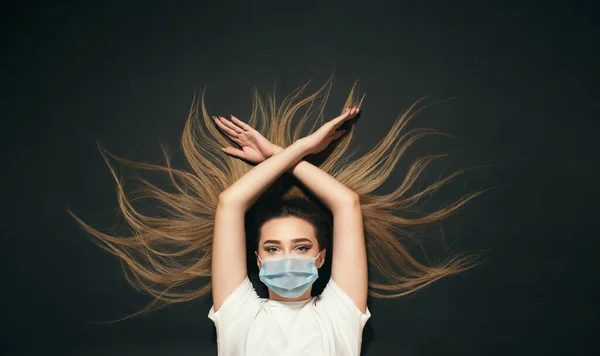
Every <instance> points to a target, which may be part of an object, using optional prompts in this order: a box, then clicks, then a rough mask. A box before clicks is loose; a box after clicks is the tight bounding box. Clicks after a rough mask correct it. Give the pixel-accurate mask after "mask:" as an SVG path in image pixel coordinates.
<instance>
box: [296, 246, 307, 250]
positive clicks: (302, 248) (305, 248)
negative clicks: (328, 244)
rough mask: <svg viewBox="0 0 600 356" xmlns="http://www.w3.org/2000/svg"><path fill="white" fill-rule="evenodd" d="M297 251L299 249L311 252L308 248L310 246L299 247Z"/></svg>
mask: <svg viewBox="0 0 600 356" xmlns="http://www.w3.org/2000/svg"><path fill="white" fill-rule="evenodd" d="M296 249H298V250H300V251H308V250H310V247H308V246H298V247H296Z"/></svg>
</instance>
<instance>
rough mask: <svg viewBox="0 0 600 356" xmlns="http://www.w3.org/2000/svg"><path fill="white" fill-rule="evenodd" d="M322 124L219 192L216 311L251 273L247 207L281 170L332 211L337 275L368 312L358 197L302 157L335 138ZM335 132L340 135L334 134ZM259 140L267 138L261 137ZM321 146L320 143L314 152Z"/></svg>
mask: <svg viewBox="0 0 600 356" xmlns="http://www.w3.org/2000/svg"><path fill="white" fill-rule="evenodd" d="M342 116H344V115H342ZM342 116H340V117H338V118H336V119H334V120H332V121H330V122H329V123H327V124H325V125H324V126H323V127H325V126H327V125H329V124H330V123H332V122H335V125H334V128H333V130H335V128H337V126H339V125H338V123H341V122H343V121H344V120H345V119H347V118H342ZM352 116H354V115H352ZM340 118H342V119H340ZM336 120H337V121H336ZM216 121H218V120H216ZM236 123H238V125H239V127H238V129H240V128H241V129H242V130H247V132H246V133H248V134H249V135H251V134H254V135H256V134H257V133H256V131H254V130H253V129H252V128H251V127H249V126H247V125H245V124H243V123H241V122H236ZM217 124H219V122H217ZM229 125H231V123H229ZM223 126H224V125H223V124H222V122H221V125H219V127H220V128H221V129H222V130H223V131H225V129H224V127H223ZM244 126H246V127H244ZM323 127H322V128H321V129H320V131H317V133H315V134H313V135H311V136H309V137H306V138H303V139H300V140H298V141H296V142H294V143H293V144H292V145H290V146H289V147H287V148H285V149H283V148H280V147H274V148H273V150H272V151H271V154H270V155H264V157H262V158H263V159H264V160H263V161H262V162H260V163H259V164H258V165H256V166H255V167H254V168H252V169H251V170H250V171H249V172H248V173H246V174H245V175H244V176H243V177H242V178H240V179H239V180H238V181H236V182H235V183H234V184H233V185H231V186H230V187H229V188H228V189H226V190H225V191H223V192H222V193H221V195H220V196H219V203H218V207H217V211H216V214H215V227H214V237H213V239H214V240H213V247H212V291H213V303H214V308H215V311H216V310H218V309H219V308H220V307H221V305H222V304H223V302H224V301H225V299H227V297H228V296H229V295H230V294H231V293H232V292H233V291H234V290H235V288H236V287H237V286H238V285H239V284H240V283H241V282H242V280H243V279H244V278H245V277H246V275H247V266H246V257H245V256H246V251H245V250H246V246H245V235H244V234H245V232H244V215H245V213H246V211H247V210H248V209H249V207H250V206H252V204H253V203H254V202H255V201H256V199H258V197H259V196H260V195H261V194H262V193H263V192H264V191H265V190H266V189H267V188H268V187H269V186H270V185H271V184H272V183H273V182H274V181H275V180H276V179H277V178H278V177H279V176H280V175H281V174H283V173H284V172H286V171H288V170H290V171H291V173H292V174H293V175H294V176H295V177H297V178H298V179H299V180H300V181H301V182H302V183H303V184H304V185H305V186H306V187H307V188H308V189H309V190H310V191H311V192H312V193H313V194H314V195H315V196H316V197H317V198H319V199H320V200H321V201H322V202H323V203H324V204H325V205H326V206H327V207H328V208H329V209H330V210H331V212H332V214H333V220H334V222H333V253H332V271H331V273H332V278H333V279H334V280H335V281H336V283H337V284H338V285H339V286H340V287H341V288H342V290H344V292H345V293H346V294H348V296H349V297H350V298H351V299H352V300H353V301H354V303H355V304H356V307H357V308H358V309H359V310H360V311H361V312H363V313H365V312H366V304H367V290H368V276H367V256H366V247H365V240H364V229H363V219H362V211H361V208H360V202H359V200H358V196H357V194H356V193H354V192H353V191H352V190H350V189H349V188H347V187H346V186H344V185H343V184H341V183H340V182H338V181H337V180H336V179H335V178H333V177H332V176H330V175H329V174H327V173H326V172H324V171H322V170H321V169H320V168H318V167H316V166H314V165H312V164H310V163H309V162H306V161H303V160H302V159H303V157H304V156H306V155H307V154H310V153H316V152H315V151H318V150H319V149H323V148H324V146H325V147H326V145H327V144H328V143H329V142H330V141H329V142H327V137H326V134H327V133H325V134H323V131H327V130H325V129H323ZM319 132H321V135H320V136H319ZM226 133H227V132H226ZM329 134H331V132H330V133H329ZM228 135H230V137H231V135H233V133H231V132H229V133H228ZM333 135H334V136H336V134H335V133H334V134H333ZM258 136H260V134H258ZM339 136H340V135H337V137H335V138H338V137H339ZM260 138H262V139H263V140H264V138H263V137H262V136H260ZM238 143H239V142H238ZM267 143H268V141H267ZM317 146H320V147H319V148H317V149H316V150H315V147H317Z"/></svg>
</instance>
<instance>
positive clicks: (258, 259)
mask: <svg viewBox="0 0 600 356" xmlns="http://www.w3.org/2000/svg"><path fill="white" fill-rule="evenodd" d="M254 254H255V255H256V265H257V266H258V269H260V267H261V265H262V263H261V262H260V256H259V255H258V252H256V251H254Z"/></svg>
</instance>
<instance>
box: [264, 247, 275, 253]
mask: <svg viewBox="0 0 600 356" xmlns="http://www.w3.org/2000/svg"><path fill="white" fill-rule="evenodd" d="M265 251H267V252H269V253H274V252H277V248H275V247H267V248H266V249H265Z"/></svg>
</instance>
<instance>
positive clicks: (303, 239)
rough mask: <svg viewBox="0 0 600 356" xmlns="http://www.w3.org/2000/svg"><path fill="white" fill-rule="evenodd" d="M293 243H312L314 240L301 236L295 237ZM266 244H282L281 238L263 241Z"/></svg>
mask: <svg viewBox="0 0 600 356" xmlns="http://www.w3.org/2000/svg"><path fill="white" fill-rule="evenodd" d="M292 242H293V243H299V242H310V243H312V241H311V240H310V239H308V238H306V237H300V238H297V239H293V240H292ZM266 244H274V245H281V241H279V240H266V241H265V242H263V245H266Z"/></svg>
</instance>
